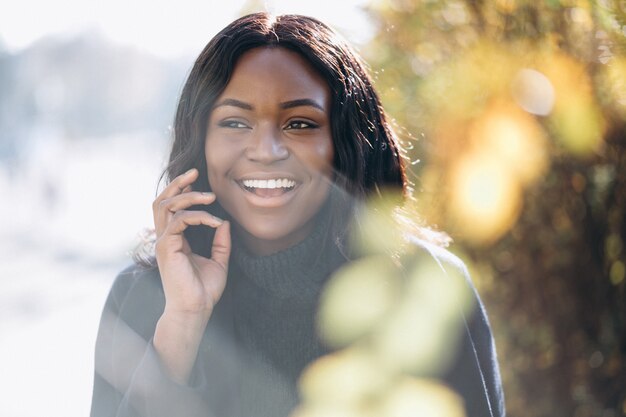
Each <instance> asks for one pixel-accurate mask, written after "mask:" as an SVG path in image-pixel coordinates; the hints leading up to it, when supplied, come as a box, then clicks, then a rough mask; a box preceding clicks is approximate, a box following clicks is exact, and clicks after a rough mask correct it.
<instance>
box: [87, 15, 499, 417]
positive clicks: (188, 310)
mask: <svg viewBox="0 0 626 417" xmlns="http://www.w3.org/2000/svg"><path fill="white" fill-rule="evenodd" d="M403 152H404V151H403V150H402V148H401V147H400V146H399V143H398V140H397V138H396V137H395V136H394V134H393V132H392V130H391V129H390V127H389V124H388V123H387V121H386V117H385V113H384V111H383V109H382V107H381V104H380V101H379V99H378V96H377V94H376V92H375V90H374V88H373V87H372V83H371V79H370V77H369V75H368V74H367V72H366V70H365V67H364V65H363V64H362V63H361V61H360V60H359V58H358V57H357V56H356V54H355V53H354V52H353V51H352V49H351V48H350V47H349V46H348V45H347V44H346V43H345V42H344V41H343V40H342V39H340V37H339V36H338V35H337V34H336V33H334V32H333V31H332V30H331V29H329V28H328V27H327V26H326V25H324V24H323V23H321V22H319V21H317V20H315V19H312V18H308V17H304V16H296V15H284V16H279V17H272V16H270V15H267V14H265V13H259V14H253V15H249V16H245V17H243V18H241V19H238V20H236V21H235V22H233V23H231V24H230V25H229V26H227V27H226V28H225V29H224V30H222V31H221V32H220V33H219V34H218V35H217V36H216V37H215V38H213V39H212V40H211V41H210V42H209V44H208V45H207V46H206V48H205V49H204V50H203V52H202V53H201V54H200V56H199V57H198V59H197V61H196V63H195V65H194V67H193V69H192V71H191V73H190V75H189V78H188V80H187V82H186V84H185V87H184V88H183V92H182V94H181V98H180V101H179V105H178V110H177V113H176V120H175V125H174V143H173V146H172V151H171V154H170V159H169V166H168V168H167V170H166V174H167V179H168V185H167V186H166V187H165V188H164V190H163V191H162V192H161V193H160V194H159V195H158V196H157V198H156V200H155V201H154V204H153V213H154V224H155V234H156V241H155V254H154V258H151V259H147V260H144V262H142V264H143V265H139V264H138V265H134V266H131V267H130V268H128V269H127V270H126V271H124V272H122V273H121V274H120V275H119V276H118V278H117V280H116V281H115V283H114V285H113V288H112V290H111V292H110V295H109V298H108V299H107V303H106V305H105V308H104V312H103V315H102V320H101V323H100V330H99V335H98V342H97V346H96V375H95V382H94V393H93V402H92V411H91V415H92V417H100V416H145V417H152V416H173V415H176V416H207V415H210V416H220V417H221V416H228V417H237V416H255V417H259V416H272V417H276V416H286V415H289V414H290V413H291V411H292V410H293V409H294V407H295V406H296V405H297V403H298V394H297V390H296V383H297V380H298V377H299V375H300V374H301V372H302V370H303V369H304V368H305V367H306V366H307V364H309V363H311V362H312V361H314V360H316V359H318V358H320V357H321V356H323V355H325V354H327V353H328V352H329V350H330V348H329V347H328V346H327V345H325V344H324V343H323V342H322V341H321V340H320V337H319V336H318V334H317V332H316V330H315V327H316V324H315V316H316V311H317V307H318V304H319V301H320V293H321V291H322V288H323V287H324V286H325V284H326V283H327V282H328V280H329V278H330V277H331V275H333V274H334V273H335V272H336V271H337V270H338V269H339V268H340V267H342V266H344V265H346V264H351V263H353V261H355V260H357V259H356V258H357V257H358V255H357V251H356V250H355V248H353V247H352V246H353V245H352V244H351V243H350V240H349V239H348V235H349V232H350V231H351V230H352V229H353V226H351V223H350V220H351V217H352V214H354V213H355V212H356V210H357V208H358V207H359V206H360V205H361V204H362V203H363V202H364V200H365V199H366V198H367V197H369V196H372V195H378V194H379V193H380V192H381V190H383V189H386V188H394V189H396V190H397V189H400V190H401V192H402V193H401V194H402V196H403V198H409V184H408V182H407V180H406V176H405V172H404V160H403ZM231 224H232V226H233V227H232V234H231V227H230V225H231ZM407 224H408V223H406V222H405V225H407ZM411 230H413V231H415V230H417V229H416V228H413V229H411ZM405 237H406V242H407V243H412V246H416V247H418V248H419V250H421V251H422V252H424V253H427V254H428V256H429V257H430V259H434V260H436V262H437V264H438V265H439V266H440V268H441V270H442V271H444V272H445V271H451V273H450V274H451V275H454V274H455V273H456V274H461V275H462V276H464V277H465V279H463V280H462V281H463V282H464V283H465V284H464V285H466V286H467V287H468V288H469V289H471V290H472V291H469V293H471V294H473V296H472V297H473V298H474V306H475V308H474V309H473V310H472V312H471V314H467V315H466V313H465V312H462V311H461V310H462V309H461V308H460V306H459V312H458V315H459V322H462V323H464V325H463V327H462V329H461V335H460V337H459V338H458V339H459V340H461V342H460V346H461V347H460V348H458V349H456V348H455V347H450V350H449V352H448V354H447V356H450V357H453V358H455V360H453V361H452V363H453V365H452V366H451V367H450V369H448V370H447V373H446V375H445V378H446V381H447V382H448V383H449V384H450V385H451V386H452V387H453V388H454V389H455V390H456V391H457V392H458V393H459V394H460V395H461V397H462V398H463V399H464V403H465V409H466V411H467V414H468V415H470V416H502V415H503V414H504V405H503V404H504V403H503V397H502V392H501V384H500V378H499V372H498V365H497V361H496V356H495V350H494V347H493V339H492V337H491V332H490V329H489V324H488V321H487V318H486V315H485V312H484V309H483V308H482V304H481V302H480V299H479V298H478V297H477V295H476V293H475V291H474V290H473V287H472V285H471V281H470V280H469V278H468V277H467V271H466V269H465V268H464V266H463V265H462V263H461V262H460V261H459V260H458V259H456V258H454V257H453V256H452V255H450V254H449V253H447V252H446V251H445V250H444V249H442V248H437V247H435V246H434V245H432V244H431V243H430V242H425V241H423V240H421V239H420V235H419V233H417V232H416V233H413V232H411V231H410V230H407V231H406V236H405ZM454 271H457V272H454ZM377 279H379V280H380V281H381V282H386V281H385V279H386V277H385V276H380V277H377ZM440 296H441V297H445V296H446V294H442V295H440ZM351 301H352V302H354V301H355V300H351ZM363 302H365V303H367V302H368V300H361V301H359V303H363ZM420 315H421V319H420V320H421V321H424V320H425V319H426V316H428V314H422V313H420ZM421 336H423V337H424V338H428V336H429V335H428V334H424V335H421ZM424 401H426V400H424Z"/></svg>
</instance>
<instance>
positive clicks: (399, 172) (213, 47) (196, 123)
mask: <svg viewBox="0 0 626 417" xmlns="http://www.w3.org/2000/svg"><path fill="white" fill-rule="evenodd" d="M258 47H281V48H286V49H289V50H291V51H295V52H297V53H299V54H300V55H301V56H302V57H304V58H305V59H306V60H307V61H308V62H309V63H310V64H311V65H312V66H313V67H314V68H315V69H316V70H317V71H318V72H319V74H320V75H321V76H322V77H323V78H324V79H325V80H326V82H327V83H328V86H329V87H330V90H331V95H332V103H331V107H330V120H331V133H332V138H333V144H334V161H333V164H334V171H335V181H336V183H337V185H338V187H340V188H341V189H342V190H343V191H345V192H346V195H348V196H350V198H353V199H356V200H357V201H359V200H362V199H364V198H365V197H367V196H369V195H370V194H372V193H375V192H378V191H379V190H380V189H382V188H395V189H400V190H401V191H402V193H403V194H404V195H407V193H408V188H409V187H408V184H407V177H406V173H405V168H404V163H403V158H404V150H403V149H402V147H401V146H400V144H399V141H398V139H397V137H396V135H395V134H394V132H393V131H392V129H391V127H390V125H389V122H388V121H387V117H386V115H385V112H384V110H383V108H382V105H381V102H380V99H379V97H378V94H377V93H376V91H375V89H374V87H373V85H372V80H371V77H370V76H369V74H368V72H367V70H366V67H365V65H364V63H363V62H362V61H361V59H360V58H359V56H358V55H357V54H356V53H355V51H354V50H353V48H352V47H351V46H350V45H348V43H347V42H345V41H344V40H343V39H342V38H341V37H340V36H339V35H338V34H337V33H336V32H335V31H333V30H332V29H331V28H329V27H328V26H326V25H325V24H324V23H322V22H320V21H319V20H317V19H314V18H311V17H306V16H300V15H282V16H277V17H274V16H272V15H270V14H268V13H263V12H262V13H254V14H250V15H247V16H244V17H242V18H239V19H237V20H235V21H234V22H232V23H231V24H229V25H228V26H227V27H225V28H224V29H223V30H222V31H221V32H219V33H218V34H217V35H216V36H215V37H214V38H213V39H211V41H210V42H209V43H208V44H207V45H206V47H205V48H204V50H203V51H202V52H201V53H200V55H199V56H198V58H197V60H196V62H195V64H194V66H193V68H192V70H191V72H190V74H189V77H188V78H187V81H186V83H185V85H184V87H183V90H182V93H181V97H180V100H179V103H178V108H177V110H176V117H175V121H174V126H173V136H174V143H173V146H172V151H171V153H170V157H169V164H168V166H167V168H166V170H165V172H164V174H165V176H166V180H167V181H168V182H169V181H171V180H172V179H173V178H175V177H177V176H178V175H181V174H182V173H184V172H186V171H187V170H189V169H190V168H194V167H195V168H197V169H198V170H199V172H200V175H199V176H198V180H197V181H196V182H195V183H194V184H193V188H194V190H198V191H210V186H209V183H208V178H207V166H206V160H205V156H204V155H205V154H204V142H205V136H206V128H207V120H208V117H209V115H210V112H211V109H212V107H213V104H214V102H215V100H216V99H217V98H218V97H219V96H220V94H221V93H222V92H223V91H224V89H225V88H226V85H227V84H228V82H229V80H230V77H231V76H232V74H233V71H234V69H235V65H236V64H237V61H238V59H239V58H240V57H241V56H242V55H243V54H244V53H245V52H247V51H249V50H251V49H253V48H258ZM211 210H219V207H218V208H217V209H211ZM344 213H345V211H344ZM218 214H224V213H219V212H218ZM190 229H191V230H189V233H187V237H188V239H189V240H190V243H191V245H192V248H194V250H195V251H198V252H200V253H201V252H205V253H206V250H207V249H205V248H200V247H197V245H195V244H194V242H193V241H197V240H198V239H200V238H201V237H200V236H195V232H197V230H194V228H190ZM202 241H203V242H206V241H207V240H206V234H204V236H203V238H202ZM203 246H206V243H205V244H204V245H203ZM203 249H204V250H203Z"/></svg>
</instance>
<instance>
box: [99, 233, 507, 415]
mask: <svg viewBox="0 0 626 417" xmlns="http://www.w3.org/2000/svg"><path fill="white" fill-rule="evenodd" d="M325 232H326V228H324V227H319V228H316V230H315V231H314V232H313V233H312V234H311V236H309V237H308V238H307V239H305V240H304V241H303V242H301V243H299V244H298V245H296V246H294V247H292V248H289V249H287V250H285V251H283V252H279V253H276V254H273V255H270V256H263V257H255V256H252V255H251V254H249V253H247V252H246V251H245V250H243V249H242V247H241V245H237V244H236V243H237V242H235V244H234V245H233V247H234V250H233V253H232V256H231V265H230V272H229V276H228V283H227V287H226V290H225V293H224V295H223V297H222V299H221V300H220V302H219V303H218V304H217V306H216V309H215V311H214V313H213V316H212V317H211V320H210V322H209V325H208V326H207V329H206V332H205V335H204V338H203V341H202V343H201V346H200V350H199V353H198V359H197V361H196V366H195V368H194V374H193V375H192V381H191V384H190V385H189V386H181V385H179V384H176V383H175V382H173V381H172V380H170V379H169V378H168V377H167V376H166V374H165V373H164V371H163V370H162V369H161V366H160V363H159V360H158V358H157V356H156V353H155V351H154V348H153V346H152V344H151V342H150V341H151V339H152V335H153V333H154V329H155V326H156V322H157V320H158V319H159V317H160V315H161V313H162V311H163V307H164V302H165V299H164V295H163V289H162V286H161V280H160V277H159V274H158V270H157V269H156V268H152V269H145V268H142V267H139V266H132V267H130V268H128V269H127V270H125V271H124V272H122V273H121V274H120V275H119V276H118V278H117V279H116V281H115V283H114V285H113V288H112V290H111V292H110V294H109V297H108V299H107V302H106V305H105V309H104V313H103V316H102V320H101V323H100V330H99V334H98V341H97V345H96V373H95V381H94V391H93V400H92V409H91V417H105V416H107V417H109V416H119V417H130V416H143V417H157V416H215V417H239V416H241V417H265V416H267V417H283V416H288V415H289V413H290V411H291V410H292V409H293V407H294V406H295V405H296V404H297V402H298V397H297V391H296V380H297V378H298V376H299V375H300V373H301V371H302V370H303V368H304V367H305V366H306V365H307V364H308V363H310V362H311V361H313V360H314V359H316V358H317V357H319V356H321V355H323V354H324V353H326V349H325V348H324V346H323V345H322V343H321V342H320V341H319V340H318V338H317V336H316V332H315V329H314V317H315V313H316V310H317V304H318V299H319V294H320V291H321V288H322V287H323V285H324V284H325V282H326V281H327V279H328V277H329V276H330V275H331V274H332V272H333V271H335V270H336V269H337V268H338V267H340V266H341V265H342V264H343V263H344V262H345V261H346V260H345V258H344V257H343V256H342V255H341V254H340V252H339V250H338V249H337V248H336V247H335V246H334V245H327V244H325V243H326V239H325V235H324V233H325ZM430 251H431V254H432V255H433V256H434V257H436V258H437V259H438V260H439V261H441V262H444V263H459V262H460V261H458V260H456V259H454V258H453V257H451V255H449V254H448V253H447V252H446V251H444V250H442V249H437V248H434V249H433V248H431V249H430ZM457 266H458V265H457ZM460 266H461V268H463V267H462V264H461V265H460ZM468 282H469V281H468ZM469 285H471V283H470V284H469ZM477 300H478V303H477V305H478V308H477V309H476V312H475V314H474V316H473V317H470V318H469V320H468V321H467V326H466V329H465V330H466V337H465V340H464V342H463V347H462V351H461V354H460V355H459V358H458V360H457V364H456V365H455V366H454V368H453V369H452V371H451V372H450V374H449V375H448V376H447V378H448V382H449V383H450V384H451V385H452V386H453V387H454V388H455V389H456V390H457V391H458V392H459V393H460V394H461V395H462V396H463V397H464V398H465V401H466V407H467V411H468V416H503V415H504V414H503V413H504V412H503V409H504V405H503V397H502V391H501V386H500V378H499V372H498V366H497V362H496V357H495V351H494V350H493V339H492V337H491V333H490V330H489V325H488V322H487V319H486V315H485V313H484V310H483V308H482V304H480V300H479V299H478V298H477Z"/></svg>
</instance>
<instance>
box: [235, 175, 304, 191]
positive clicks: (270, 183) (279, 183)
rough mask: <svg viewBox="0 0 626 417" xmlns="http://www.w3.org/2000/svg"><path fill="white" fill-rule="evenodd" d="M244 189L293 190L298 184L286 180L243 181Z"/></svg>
mask: <svg viewBox="0 0 626 417" xmlns="http://www.w3.org/2000/svg"><path fill="white" fill-rule="evenodd" d="M242 183H243V185H244V187H247V188H269V189H272V188H293V187H295V186H296V182H295V181H293V180H288V179H286V178H281V179H273V180H243V181H242Z"/></svg>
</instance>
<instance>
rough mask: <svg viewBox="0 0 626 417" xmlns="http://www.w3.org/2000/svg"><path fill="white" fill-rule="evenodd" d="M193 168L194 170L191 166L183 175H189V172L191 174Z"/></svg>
mask: <svg viewBox="0 0 626 417" xmlns="http://www.w3.org/2000/svg"><path fill="white" fill-rule="evenodd" d="M194 170H195V168H191V169H190V170H189V171H187V172H185V173H184V174H183V175H189V174H191V173H192V172H193V171H194Z"/></svg>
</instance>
